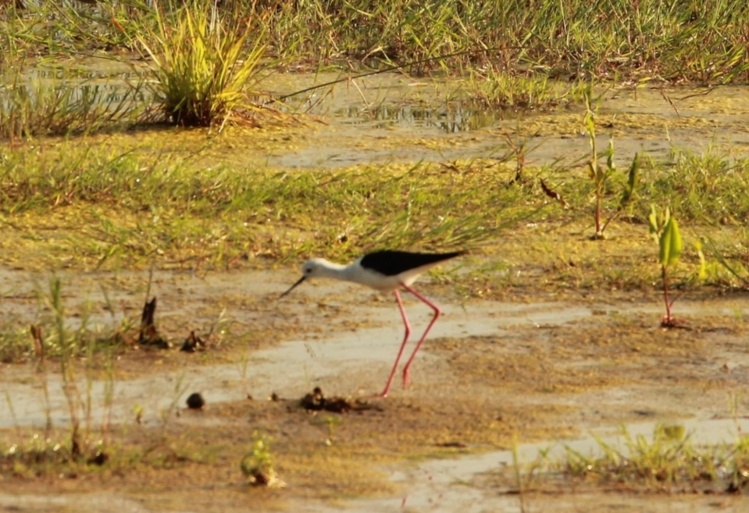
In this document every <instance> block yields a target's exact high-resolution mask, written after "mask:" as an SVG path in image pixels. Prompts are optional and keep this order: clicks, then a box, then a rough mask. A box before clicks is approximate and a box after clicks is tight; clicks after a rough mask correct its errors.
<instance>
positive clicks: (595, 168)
mask: <svg viewBox="0 0 749 513" xmlns="http://www.w3.org/2000/svg"><path fill="white" fill-rule="evenodd" d="M591 103H592V101H591V92H590V90H589V91H588V92H587V93H586V94H585V128H586V130H587V132H588V138H589V139H590V153H591V155H590V160H589V161H588V174H589V176H590V178H591V180H593V193H594V195H595V225H596V232H595V234H594V235H593V239H595V240H600V239H603V238H604V232H605V231H606V228H607V227H608V226H609V224H610V223H611V221H613V220H614V219H616V218H617V217H618V216H619V214H621V213H622V212H623V211H624V209H625V208H626V207H627V206H629V205H630V204H631V202H632V199H633V198H634V196H635V189H636V187H637V182H638V179H639V169H640V160H639V155H638V154H635V156H634V158H633V159H632V164H631V165H630V166H629V172H628V173H627V182H626V184H625V185H624V187H623V190H622V194H621V196H620V199H619V204H618V205H617V207H616V209H615V210H614V212H613V213H611V214H610V215H609V216H608V218H606V220H604V213H603V200H604V196H605V195H606V192H607V188H608V186H609V179H610V178H611V177H612V175H614V173H615V172H616V164H615V163H614V140H613V139H609V145H608V148H607V149H606V152H605V153H604V156H605V158H606V166H605V167H604V166H602V165H601V164H600V162H599V160H600V158H599V155H598V149H597V145H596V123H595V112H594V110H593V108H592V107H591Z"/></svg>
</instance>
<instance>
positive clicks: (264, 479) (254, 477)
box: [239, 431, 285, 488]
mask: <svg viewBox="0 0 749 513" xmlns="http://www.w3.org/2000/svg"><path fill="white" fill-rule="evenodd" d="M270 443H271V439H270V438H269V437H267V436H265V435H263V434H260V433H258V432H257V431H255V432H254V433H253V434H252V446H251V447H250V450H249V452H247V454H245V455H244V457H243V458H242V461H241V462H240V464H239V468H240V470H241V471H242V474H243V475H244V476H245V478H246V479H247V481H248V482H249V483H250V484H253V485H256V486H268V487H271V488H281V487H283V486H285V483H284V482H283V481H282V480H281V479H279V478H278V475H277V474H276V471H275V470H274V469H273V457H272V455H271V452H270Z"/></svg>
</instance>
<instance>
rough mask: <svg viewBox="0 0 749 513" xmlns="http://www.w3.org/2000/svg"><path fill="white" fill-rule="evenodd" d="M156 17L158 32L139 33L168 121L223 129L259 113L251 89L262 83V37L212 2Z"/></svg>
mask: <svg viewBox="0 0 749 513" xmlns="http://www.w3.org/2000/svg"><path fill="white" fill-rule="evenodd" d="M155 13H156V22H157V23H156V26H157V28H156V29H155V30H147V31H146V32H144V33H140V34H138V35H137V41H138V43H139V45H140V47H141V48H142V49H143V51H144V52H145V53H146V54H147V55H148V57H149V59H150V69H151V73H152V76H153V79H154V81H153V82H152V85H151V86H150V87H151V89H152V92H153V94H154V97H155V98H156V101H158V102H160V103H161V107H162V110H163V112H164V114H165V116H166V119H167V120H168V121H169V122H172V123H175V124H177V125H182V126H218V127H223V126H224V124H225V123H226V122H227V121H229V119H232V118H234V119H239V118H240V117H241V116H244V117H245V118H246V117H247V116H248V113H250V112H251V111H252V110H253V109H254V107H253V106H252V105H251V103H250V101H249V100H248V94H249V93H250V92H251V91H248V90H247V88H248V87H251V86H253V85H254V84H255V83H256V81H257V80H258V72H259V63H260V59H261V58H262V57H263V52H264V47H263V43H262V37H257V36H260V35H261V34H258V33H256V32H255V31H254V30H253V28H252V26H250V25H248V24H246V23H245V24H242V23H241V21H240V20H238V19H231V18H227V17H226V16H224V15H223V14H222V13H221V11H220V10H218V9H217V8H216V7H215V5H214V3H213V2H208V1H200V0H195V1H194V2H188V3H186V5H185V7H183V8H181V9H177V10H176V11H175V12H172V13H168V12H165V11H164V10H162V9H160V8H158V7H157V8H156V11H155ZM253 34H254V35H255V36H256V39H255V40H254V41H250V38H251V36H252V35H253ZM247 45H249V47H250V49H249V50H247V48H246V46H247Z"/></svg>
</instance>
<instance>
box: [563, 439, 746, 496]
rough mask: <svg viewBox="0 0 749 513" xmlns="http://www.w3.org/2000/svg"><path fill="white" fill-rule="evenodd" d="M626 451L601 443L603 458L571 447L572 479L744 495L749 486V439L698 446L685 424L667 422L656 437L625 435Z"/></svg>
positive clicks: (568, 459)
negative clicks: (688, 433)
mask: <svg viewBox="0 0 749 513" xmlns="http://www.w3.org/2000/svg"><path fill="white" fill-rule="evenodd" d="M625 437H626V438H625V443H624V447H623V449H617V448H616V447H614V446H612V445H610V444H607V443H605V442H603V441H599V442H598V445H599V448H600V450H601V452H602V453H603V454H602V456H594V457H589V456H585V455H583V454H581V453H579V452H576V451H573V450H572V449H569V448H567V457H566V461H565V462H564V463H563V464H562V466H563V468H564V471H565V472H566V474H567V475H568V476H569V477H570V478H572V479H583V480H585V481H589V482H593V483H596V484H600V483H616V484H617V485H619V486H629V487H631V488H634V489H643V488H644V489H649V490H658V491H666V492H669V491H678V490H686V491H689V492H693V491H698V492H705V493H715V492H727V493H744V492H746V491H747V488H748V487H749V480H747V478H746V476H747V473H749V438H746V437H744V438H741V439H739V440H737V441H736V442H735V443H734V444H728V445H718V446H710V447H699V446H695V445H694V444H693V443H692V442H691V441H690V440H689V436H688V435H686V434H685V431H684V427H683V426H679V425H672V426H665V425H661V426H658V427H657V428H656V429H655V433H654V435H653V438H652V440H649V439H648V437H645V436H642V435H639V436H636V437H632V436H631V435H629V434H627V433H625Z"/></svg>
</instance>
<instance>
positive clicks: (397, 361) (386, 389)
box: [380, 289, 411, 397]
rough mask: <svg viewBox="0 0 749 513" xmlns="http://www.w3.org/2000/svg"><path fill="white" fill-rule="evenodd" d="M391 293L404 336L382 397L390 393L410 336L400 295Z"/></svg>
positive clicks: (409, 326)
mask: <svg viewBox="0 0 749 513" xmlns="http://www.w3.org/2000/svg"><path fill="white" fill-rule="evenodd" d="M393 292H395V300H396V301H397V302H398V308H399V309H400V311H401V316H402V317H403V324H404V325H405V326H406V334H405V336H404V337H403V343H402V344H401V348H400V350H398V356H397V357H396V358H395V363H394V364H393V370H392V371H390V377H389V378H388V382H387V385H385V390H383V392H382V394H380V395H381V396H382V397H387V396H388V393H390V385H391V384H392V382H393V377H394V376H395V371H396V369H397V368H398V363H399V362H400V360H401V356H403V350H404V349H405V348H406V343H407V342H408V337H409V336H410V335H411V325H410V324H408V317H407V316H406V310H405V309H404V308H403V301H401V295H400V294H399V293H398V289H396V290H394V291H393Z"/></svg>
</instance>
